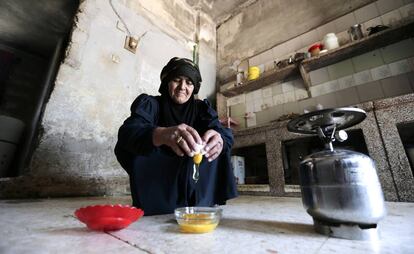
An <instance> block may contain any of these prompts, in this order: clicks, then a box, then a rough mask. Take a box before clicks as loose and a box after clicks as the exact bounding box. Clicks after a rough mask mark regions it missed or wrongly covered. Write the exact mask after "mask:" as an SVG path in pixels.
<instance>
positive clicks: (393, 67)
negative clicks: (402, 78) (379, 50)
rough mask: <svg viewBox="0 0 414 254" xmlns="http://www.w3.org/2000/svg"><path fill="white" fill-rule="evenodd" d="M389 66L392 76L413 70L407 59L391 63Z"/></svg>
mask: <svg viewBox="0 0 414 254" xmlns="http://www.w3.org/2000/svg"><path fill="white" fill-rule="evenodd" d="M388 66H389V67H390V71H391V76H397V75H399V74H403V73H407V72H410V71H411V67H410V64H409V63H408V60H407V59H403V60H401V61H397V62H394V63H390V64H389V65H388Z"/></svg>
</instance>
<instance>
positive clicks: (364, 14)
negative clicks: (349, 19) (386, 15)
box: [354, 2, 379, 24]
mask: <svg viewBox="0 0 414 254" xmlns="http://www.w3.org/2000/svg"><path fill="white" fill-rule="evenodd" d="M354 13H355V21H356V23H358V24H362V23H364V22H366V21H368V20H371V19H373V18H375V17H378V16H379V11H378V9H377V5H376V4H375V2H374V3H371V4H368V5H366V6H364V7H362V8H360V9H358V10H356V11H355V12H354Z"/></svg>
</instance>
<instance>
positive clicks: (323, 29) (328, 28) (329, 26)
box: [316, 21, 337, 40]
mask: <svg viewBox="0 0 414 254" xmlns="http://www.w3.org/2000/svg"><path fill="white" fill-rule="evenodd" d="M316 32H317V33H318V37H319V38H320V40H322V38H323V37H324V36H325V35H326V34H328V33H336V32H337V31H336V28H335V23H334V21H331V22H329V23H326V24H325V25H322V26H320V27H318V28H316Z"/></svg>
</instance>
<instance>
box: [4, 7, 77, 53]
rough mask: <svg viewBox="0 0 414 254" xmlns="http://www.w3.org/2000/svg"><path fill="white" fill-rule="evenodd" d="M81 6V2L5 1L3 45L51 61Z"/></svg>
mask: <svg viewBox="0 0 414 254" xmlns="http://www.w3.org/2000/svg"><path fill="white" fill-rule="evenodd" d="M78 6H79V1H78V0H57V1H56V0H36V1H31V0H1V1H0V43H2V44H6V45H8V46H11V47H14V48H17V49H24V50H25V51H27V52H31V53H34V54H37V55H40V56H45V57H47V56H49V55H50V54H51V52H53V50H54V48H55V45H56V43H57V40H58V39H59V38H61V37H62V36H65V35H66V34H67V33H68V31H69V29H70V28H71V24H72V19H73V16H74V13H75V11H76V10H77V8H78Z"/></svg>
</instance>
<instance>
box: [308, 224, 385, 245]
mask: <svg viewBox="0 0 414 254" xmlns="http://www.w3.org/2000/svg"><path fill="white" fill-rule="evenodd" d="M313 226H314V228H315V231H316V232H318V233H320V234H323V235H328V236H332V237H336V238H342V239H348V240H363V241H375V240H378V239H379V234H378V228H377V224H372V225H358V224H348V223H332V222H326V221H321V220H316V219H313Z"/></svg>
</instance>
